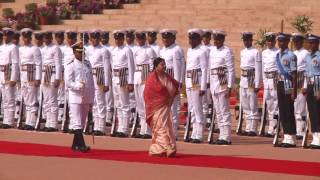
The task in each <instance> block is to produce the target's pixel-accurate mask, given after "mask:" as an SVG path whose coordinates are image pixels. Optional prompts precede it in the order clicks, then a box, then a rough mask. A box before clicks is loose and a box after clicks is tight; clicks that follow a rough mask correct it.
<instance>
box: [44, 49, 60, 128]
mask: <svg viewBox="0 0 320 180" xmlns="http://www.w3.org/2000/svg"><path fill="white" fill-rule="evenodd" d="M48 67H51V68H52V69H53V70H52V75H51V77H50V78H49V79H48V81H49V82H48V83H46V82H45V81H46V75H45V71H46V68H48ZM42 71H43V73H42V82H41V88H40V89H41V93H43V109H44V112H45V113H44V114H46V125H45V127H47V128H57V123H58V88H56V87H54V86H53V83H54V81H55V80H60V81H61V80H62V54H61V50H60V48H59V47H58V46H56V45H54V44H52V43H51V44H49V45H45V46H44V47H43V49H42ZM48 77H49V76H48Z"/></svg>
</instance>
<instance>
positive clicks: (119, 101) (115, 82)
mask: <svg viewBox="0 0 320 180" xmlns="http://www.w3.org/2000/svg"><path fill="white" fill-rule="evenodd" d="M111 67H112V73H113V74H112V88H113V95H114V103H115V107H116V108H117V111H118V112H117V116H118V120H119V123H118V130H117V132H121V133H124V134H127V133H128V126H129V118H130V105H129V92H128V90H127V87H126V85H127V84H133V79H134V78H133V74H134V60H133V54H132V51H131V50H130V48H128V47H127V46H125V45H122V46H119V47H118V46H117V47H114V49H113V51H112V58H111ZM122 75H123V76H122Z"/></svg>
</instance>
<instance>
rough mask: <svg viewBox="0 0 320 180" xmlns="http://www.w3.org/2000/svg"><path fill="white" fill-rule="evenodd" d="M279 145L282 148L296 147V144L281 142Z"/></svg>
mask: <svg viewBox="0 0 320 180" xmlns="http://www.w3.org/2000/svg"><path fill="white" fill-rule="evenodd" d="M280 147H283V148H294V147H297V146H296V145H295V144H289V143H281V144H280Z"/></svg>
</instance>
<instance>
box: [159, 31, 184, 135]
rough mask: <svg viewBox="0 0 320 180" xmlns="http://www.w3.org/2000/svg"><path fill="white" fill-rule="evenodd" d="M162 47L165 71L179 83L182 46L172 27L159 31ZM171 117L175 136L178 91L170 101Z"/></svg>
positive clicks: (182, 74) (182, 56)
mask: <svg viewBox="0 0 320 180" xmlns="http://www.w3.org/2000/svg"><path fill="white" fill-rule="evenodd" d="M160 34H161V36H162V42H163V45H164V47H163V48H162V49H161V50H160V57H161V58H163V59H165V61H166V68H167V73H168V74H169V75H171V76H172V77H173V78H174V79H175V80H177V81H178V82H179V83H180V88H181V87H182V82H183V80H184V74H185V73H184V71H185V60H184V53H183V50H182V48H181V47H180V46H179V45H177V44H176V43H175V40H176V34H177V31H176V30H173V29H162V30H161V31H160ZM171 108H172V119H173V127H174V133H175V135H176V136H177V135H178V134H177V133H178V127H179V110H180V93H179V94H178V95H177V96H176V97H175V99H174V100H173V103H172V107H171Z"/></svg>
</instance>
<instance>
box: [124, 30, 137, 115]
mask: <svg viewBox="0 0 320 180" xmlns="http://www.w3.org/2000/svg"><path fill="white" fill-rule="evenodd" d="M135 31H136V30H135V29H130V28H129V29H126V42H127V46H128V47H129V48H130V49H131V51H132V53H134V52H135V51H136V48H137V45H136V44H135V43H134V40H135V39H134V38H135V37H134V32H135ZM129 96H130V111H131V114H132V115H133V117H135V116H136V115H135V114H136V98H135V97H134V92H132V93H129Z"/></svg>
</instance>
